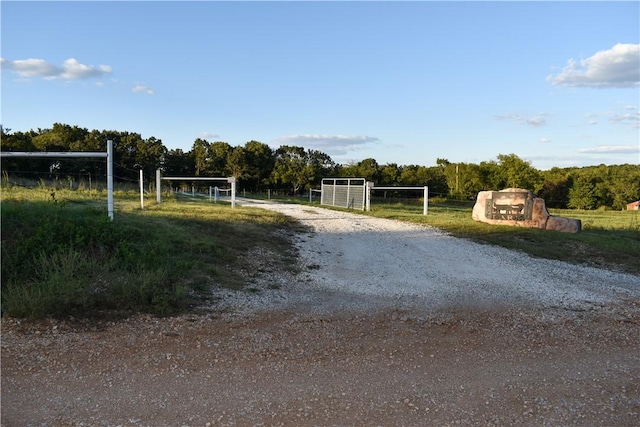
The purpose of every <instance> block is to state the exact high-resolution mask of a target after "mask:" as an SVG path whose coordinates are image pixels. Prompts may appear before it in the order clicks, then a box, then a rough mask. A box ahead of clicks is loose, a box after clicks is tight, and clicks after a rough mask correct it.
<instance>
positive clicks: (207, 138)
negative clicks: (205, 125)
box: [197, 132, 220, 142]
mask: <svg viewBox="0 0 640 427" xmlns="http://www.w3.org/2000/svg"><path fill="white" fill-rule="evenodd" d="M197 138H200V139H204V140H205V141H209V142H211V141H213V140H217V139H219V138H220V135H218V134H217V133H212V132H200V133H199V134H198V136H197Z"/></svg>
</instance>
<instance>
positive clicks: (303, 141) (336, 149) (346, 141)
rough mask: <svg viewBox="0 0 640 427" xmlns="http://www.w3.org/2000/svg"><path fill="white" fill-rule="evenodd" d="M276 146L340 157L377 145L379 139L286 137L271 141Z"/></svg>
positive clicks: (364, 137)
mask: <svg viewBox="0 0 640 427" xmlns="http://www.w3.org/2000/svg"><path fill="white" fill-rule="evenodd" d="M273 142H274V143H275V144H278V145H296V146H302V147H305V148H312V149H316V150H320V151H322V152H325V153H327V154H329V155H333V156H342V155H345V154H347V153H349V152H351V151H356V150H360V149H363V148H365V147H366V146H368V145H370V144H377V143H379V142H380V139H378V138H376V137H374V136H367V135H312V134H301V135H288V136H283V137H280V138H276V139H275V140H274V141H273Z"/></svg>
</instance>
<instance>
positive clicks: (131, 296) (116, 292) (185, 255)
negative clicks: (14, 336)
mask: <svg viewBox="0 0 640 427" xmlns="http://www.w3.org/2000/svg"><path fill="white" fill-rule="evenodd" d="M52 193H55V195H54V196H52ZM92 193H95V191H94V192H92ZM101 196H105V198H106V193H105V194H102V195H100V194H98V195H97V196H96V195H95V194H90V192H89V191H86V192H82V191H73V192H71V191H69V190H60V189H56V190H52V189H51V188H41V187H38V188H34V189H26V188H16V187H10V188H7V187H5V188H3V189H2V206H1V209H2V210H1V220H2V247H1V250H2V313H3V315H9V316H13V317H29V318H40V317H44V316H66V315H74V316H93V315H104V314H108V315H112V314H113V313H116V312H120V313H130V312H150V313H154V314H158V315H168V314H173V313H178V312H181V311H183V310H185V309H188V308H189V307H192V306H194V305H196V304H199V303H201V301H202V300H203V299H206V298H207V297H208V296H209V295H210V290H211V288H212V287H230V288H234V289H243V288H244V286H245V280H244V279H243V278H242V277H241V275H240V274H239V268H238V267H239V266H240V265H242V263H243V262H244V260H245V256H246V254H247V252H249V251H250V249H251V248H253V247H255V246H265V247H268V248H269V249H270V250H271V251H272V252H273V253H277V254H280V256H279V257H275V259H274V264H276V267H277V266H280V267H281V268H287V267H286V266H287V265H290V264H293V263H292V262H291V261H292V259H293V258H294V257H295V253H293V252H292V248H291V245H290V243H289V241H288V240H287V239H286V238H285V237H284V236H282V234H281V233H275V232H276V231H278V230H281V229H283V228H286V227H289V226H291V225H292V222H291V220H290V219H288V218H286V217H284V216H282V215H278V214H275V213H270V212H265V211H264V210H257V209H256V210H254V209H231V208H230V206H229V205H228V204H211V203H207V202H204V201H189V202H180V203H179V202H178V201H176V200H175V198H171V197H169V198H168V199H166V201H165V202H164V203H163V204H162V205H159V206H158V205H152V206H150V207H148V208H147V209H145V210H144V211H143V210H140V207H139V196H138V195H137V194H136V193H122V192H121V193H118V194H117V195H116V205H117V211H116V216H115V220H114V221H113V222H111V221H109V219H108V218H107V215H106V207H105V206H103V205H102V204H101V202H98V203H94V202H95V200H96V197H97V198H98V199H101ZM71 201H72V202H71Z"/></svg>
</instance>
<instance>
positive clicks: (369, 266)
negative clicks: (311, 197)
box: [2, 200, 640, 426]
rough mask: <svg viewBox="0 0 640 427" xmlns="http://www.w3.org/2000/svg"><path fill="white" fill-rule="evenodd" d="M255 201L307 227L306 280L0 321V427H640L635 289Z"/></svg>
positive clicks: (388, 225) (422, 233) (554, 266)
mask: <svg viewBox="0 0 640 427" xmlns="http://www.w3.org/2000/svg"><path fill="white" fill-rule="evenodd" d="M239 203H240V204H242V205H244V206H257V205H258V203H257V202H249V201H244V200H240V201H239ZM259 206H260V207H262V208H267V209H273V210H278V211H280V212H283V213H285V214H287V215H291V216H294V217H296V218H299V219H300V221H301V222H303V223H304V224H306V225H309V226H311V227H312V229H313V231H311V232H308V233H304V234H302V235H298V236H297V237H295V239H296V244H297V246H298V249H299V251H300V261H301V264H302V266H303V273H301V274H299V275H297V276H292V275H290V274H285V273H278V274H269V275H264V276H263V277H261V278H259V279H258V282H259V283H262V284H263V285H264V286H263V290H262V291H261V292H258V293H236V294H225V293H222V292H221V293H220V296H221V297H222V299H221V300H220V301H218V302H216V303H215V304H213V305H212V307H210V310H209V312H208V313H205V314H201V315H187V316H181V317H177V318H171V319H157V318H151V317H147V316H137V317H134V318H130V319H127V320H125V321H121V322H116V323H106V324H100V325H95V324H83V323H82V322H78V321H75V322H68V321H56V322H54V321H45V322H41V323H38V324H32V323H29V324H26V323H22V322H19V321H16V320H11V319H9V320H6V319H5V320H3V321H2V327H3V334H2V425H3V426H27V425H32V426H94V425H96V426H116V425H122V426H165V425H166V426H182V425H189V426H213V425H216V426H217V425H226V426H236V425H237V426H245V425H247V426H254V425H255V426H269V425H291V426H299V425H308V426H312V425H318V426H333V425H336V426H376V425H382V426H399V425H407V426H423V425H438V426H447V425H474V426H477V425H479V426H485V425H518V426H522V425H531V426H545V425H549V426H565V425H567V426H569V425H583V426H596V425H602V426H633V425H638V419H640V418H639V417H640V352H638V348H640V328H639V326H640V303H639V301H640V278H638V277H635V276H631V275H624V274H619V273H614V272H609V271H605V270H599V269H592V268H584V267H578V266H572V265H568V264H565V263H560V262H554V261H546V260H538V259H533V258H530V257H528V256H526V255H524V254H521V253H517V252H513V251H508V250H504V249H501V248H496V247H493V246H488V245H478V244H474V243H471V242H469V241H466V240H461V239H456V238H452V237H450V236H448V235H446V234H445V233H443V232H441V231H438V230H436V229H433V228H429V227H423V226H417V225H410V224H404V223H399V222H396V221H390V220H384V219H377V218H370V217H366V216H362V215H353V214H349V213H343V212H335V211H331V210H326V209H320V208H315V207H307V206H297V205H279V204H273V203H259ZM259 255H260V254H256V256H255V259H254V260H253V262H255V263H257V264H260V263H262V264H261V265H262V267H264V268H266V269H267V270H268V268H267V267H268V257H261V256H259ZM274 283H277V285H278V286H273V284H274ZM273 288H276V289H273Z"/></svg>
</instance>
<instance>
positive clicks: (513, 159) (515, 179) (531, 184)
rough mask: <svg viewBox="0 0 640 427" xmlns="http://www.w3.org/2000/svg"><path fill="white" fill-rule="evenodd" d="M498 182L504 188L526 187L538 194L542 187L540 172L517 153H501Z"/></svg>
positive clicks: (499, 156)
mask: <svg viewBox="0 0 640 427" xmlns="http://www.w3.org/2000/svg"><path fill="white" fill-rule="evenodd" d="M496 172H497V178H498V179H497V182H498V183H499V184H500V186H501V187H502V188H524V189H527V190H530V191H531V192H533V193H534V194H537V193H538V192H539V191H540V190H541V189H542V184H543V179H542V175H541V174H540V172H539V171H538V170H537V169H536V168H534V167H533V166H531V163H530V162H527V161H525V160H522V159H521V158H519V157H518V156H516V155H515V154H499V155H498V168H497V171H496Z"/></svg>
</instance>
